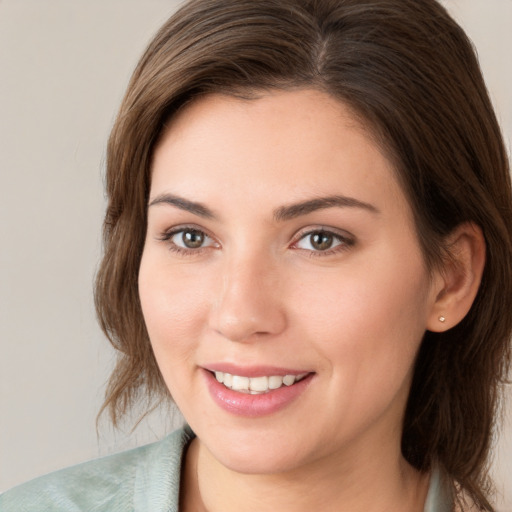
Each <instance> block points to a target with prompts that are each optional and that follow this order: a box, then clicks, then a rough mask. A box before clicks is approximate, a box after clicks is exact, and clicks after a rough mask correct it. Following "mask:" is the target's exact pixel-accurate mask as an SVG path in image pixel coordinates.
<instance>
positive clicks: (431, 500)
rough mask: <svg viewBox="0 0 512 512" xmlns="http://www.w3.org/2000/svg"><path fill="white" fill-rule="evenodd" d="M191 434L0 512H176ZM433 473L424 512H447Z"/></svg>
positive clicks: (87, 468)
mask: <svg viewBox="0 0 512 512" xmlns="http://www.w3.org/2000/svg"><path fill="white" fill-rule="evenodd" d="M193 437H194V434H193V433H192V431H191V430H190V429H189V428H184V429H180V430H177V431H176V432H174V433H172V434H170V435H169V436H167V437H166V438H164V439H163V440H162V441H159V442H157V443H153V444H150V445H147V446H142V447H140V448H135V449H134V450H130V451H127V452H123V453H120V454H117V455H110V456H108V457H103V458H101V459H97V460H93V461H90V462H85V463H84V464H79V465H78V466H73V467H71V468H68V469H63V470H61V471H57V472H55V473H51V474H49V475H46V476H43V477H40V478H36V479H35V480H32V481H31V482H28V483H26V484H23V485H20V486H18V487H15V488H14V489H11V490H10V491H7V492H5V493H4V494H2V495H1V496H0V512H79V511H80V512H179V511H178V506H179V490H180V473H181V467H182V460H183V454H184V452H185V448H186V447H187V445H188V444H189V442H190V440H191V439H192V438H193ZM447 498H448V496H447V494H446V493H444V492H443V488H442V485H441V480H440V478H439V476H438V474H437V472H434V474H433V475H432V477H431V481H430V489H429V493H428V497H427V501H426V503H425V509H424V510H425V512H450V511H451V504H450V500H449V499H447Z"/></svg>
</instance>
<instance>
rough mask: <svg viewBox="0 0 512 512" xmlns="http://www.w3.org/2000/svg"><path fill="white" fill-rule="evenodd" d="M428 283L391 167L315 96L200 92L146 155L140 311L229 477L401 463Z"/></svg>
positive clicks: (171, 381)
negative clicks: (358, 462)
mask: <svg viewBox="0 0 512 512" xmlns="http://www.w3.org/2000/svg"><path fill="white" fill-rule="evenodd" d="M430 282H431V281H430V279H429V277H428V273H427V271H426V269H425V265H424V261H423V258H422V254H421V251H420V247H419V244H418V239H417V236H416V233H415V228H414V225H413V217H412V212H411V209H410V207H409V205H408V202H407V200H406V197H405V196H404V193H403V192H402V190H401V187H400V186H399V184H398V182H397V180H396V178H395V174H394V171H393V168H392V166H391V164H390V162H389V161H388V159H387V158H386V157H385V156H384V155H383V153H382V152H381V151H380V150H379V148H378V146H377V145H376V144H375V143H374V141H373V140H372V138H371V137H370V135H369V134H368V132H367V131H365V130H364V128H363V127H362V126H361V124H360V122H359V121H358V120H357V119H356V118H355V117H354V116H353V115H351V113H350V111H349V109H348V108H346V107H345V106H344V105H343V104H342V103H340V102H338V101H336V100H334V99H332V98H331V97H330V96H327V95H326V94H324V93H321V92H317V91H314V90H301V91H294V92H274V93H269V94H265V95H262V96H261V97H260V98H259V99H253V100H241V99H236V98H233V97H227V96H221V95H212V96H209V97H206V98H204V99H201V100H198V101H196V102H195V103H193V104H191V105H189V106H188V107H186V108H185V109H184V110H183V111H182V112H181V113H180V114H179V115H178V116H176V117H175V118H174V119H173V120H172V123H171V124H170V126H169V127H168V130H167V132H166V133H165V134H164V136H163V138H162V140H161V142H160V143H159V145H158V147H157V148H156V151H155V155H154V162H153V168H152V183H151V193H150V200H149V208H148V231H147V238H146V242H145V247H144V253H143V257H142V262H141V267H140V275H139V286H140V298H141V302H142V309H143V313H144V318H145V321H146V324H147V329H148V332H149V336H150V339H151V343H152V346H153V349H154V353H155V356H156V359H157V361H158V364H159V367H160V370H161V372H162V374H163V377H164V379H165V382H166V384H167V386H168V388H169V390H170V392H171V394H172V396H173V397H174V399H175V401H176V403H177V404H178V406H179V408H180V409H181V411H182V412H183V414H184V416H185V418H186V420H187V422H188V423H189V424H190V426H191V427H192V429H193V430H194V431H195V432H196V434H197V435H198V437H199V439H200V442H201V443H202V445H203V446H204V447H205V448H206V449H207V450H208V452H209V453H210V454H211V455H213V457H214V459H215V460H216V461H218V462H220V463H221V464H223V465H224V466H226V467H228V468H231V469H234V470H237V471H242V472H248V473H267V472H274V473H275V472H279V471H287V470H293V469H299V468H303V467H307V465H308V464H316V463H318V462H320V461H328V460H331V459H332V460H333V462H336V463H339V462H340V460H342V461H344V462H346V463H347V464H349V463H350V462H351V461H352V460H353V459H354V458H356V459H357V458H358V457H374V456H378V454H379V453H382V454H385V453H387V454H388V455H389V454H390V453H391V454H394V455H395V457H396V456H399V455H398V454H399V450H400V434H401V423H402V418H403V412H404V408H405V403H406V399H407V395H408V391H409V387H410V381H411V374H412V366H413V361H414V358H415V355H416V353H417V350H418V347H419V345H420V342H421V339H422V336H423V333H424V331H425V329H426V324H427V321H428V319H429V316H431V315H432V312H431V308H432V305H433V304H434V302H435V296H434V295H435V294H434V292H433V289H432V287H431V286H430ZM215 372H217V376H218V378H219V380H221V381H225V382H222V383H221V382H219V381H218V380H217V379H216V376H215ZM230 387H232V388H234V389H229V388H230Z"/></svg>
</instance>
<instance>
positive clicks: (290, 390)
mask: <svg viewBox="0 0 512 512" xmlns="http://www.w3.org/2000/svg"><path fill="white" fill-rule="evenodd" d="M222 367H223V368H226V366H225V365H222ZM240 370H241V369H238V370H237V371H238V372H240ZM245 370H247V368H246V369H245ZM252 370H253V372H252V375H248V374H247V372H246V371H245V372H243V373H234V375H243V376H247V377H249V376H252V377H257V376H261V375H287V374H288V375H297V374H298V373H300V372H296V371H287V372H286V373H282V372H278V373H274V372H275V370H276V368H273V369H272V371H270V373H267V371H268V367H267V368H266V369H265V372H264V373H262V372H261V370H260V369H256V368H252ZM216 371H225V372H227V373H231V372H230V371H228V370H216ZM303 373H304V372H303ZM203 375H204V377H205V379H206V384H207V386H208V390H209V392H210V396H211V397H212V399H213V401H214V402H215V403H216V404H217V405H218V406H219V407H220V408H221V409H224V410H225V411H227V412H229V413H231V414H235V415H237V416H245V417H249V418H255V417H258V416H266V415H269V414H273V413H275V412H277V411H279V410H281V409H283V408H284V407H286V406H288V405H289V404H290V403H291V402H293V401H294V400H296V399H297V398H299V397H300V395H301V394H302V393H303V392H304V391H305V390H306V389H307V387H308V386H309V384H310V383H311V380H312V379H313V376H314V373H310V374H309V375H307V376H306V377H305V378H304V379H302V380H300V381H299V382H296V383H295V384H293V385H292V386H282V387H280V388H279V389H274V390H271V391H269V392H268V393H263V394H261V395H251V394H247V393H241V392H239V391H233V390H231V389H228V388H226V387H225V386H224V385H223V384H221V383H220V382H218V381H217V379H216V378H215V376H214V375H213V374H212V373H211V372H210V371H208V370H203Z"/></svg>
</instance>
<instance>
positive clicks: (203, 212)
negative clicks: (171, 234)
mask: <svg viewBox="0 0 512 512" xmlns="http://www.w3.org/2000/svg"><path fill="white" fill-rule="evenodd" d="M155 204H170V205H172V206H176V208H179V209H180V210H184V211H186V212H190V213H193V214H194V215H198V216H199V217H203V218H205V219H215V218H216V215H215V214H214V213H213V211H212V210H210V208H208V207H207V206H205V205H204V204H202V203H197V202H195V201H190V200H188V199H185V198H183V197H179V196H175V195H173V194H161V195H159V196H157V197H155V198H154V199H153V200H152V201H151V202H150V203H149V204H148V208H149V207H150V206H153V205H155Z"/></svg>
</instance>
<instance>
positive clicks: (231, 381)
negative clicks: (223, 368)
mask: <svg viewBox="0 0 512 512" xmlns="http://www.w3.org/2000/svg"><path fill="white" fill-rule="evenodd" d="M306 375H308V374H307V373H301V374H299V375H284V376H281V375H271V376H270V377H242V376H240V375H231V374H230V373H225V372H215V378H216V379H217V381H218V382H220V383H221V384H224V386H226V387H227V388H229V389H233V390H234V391H240V392H241V393H250V394H251V395H258V394H261V393H268V392H269V391H270V390H272V389H279V388H280V387H281V386H283V384H284V385H285V386H291V385H293V384H295V383H296V382H298V381H299V380H302V379H303V378H304V377H305V376H306Z"/></svg>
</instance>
